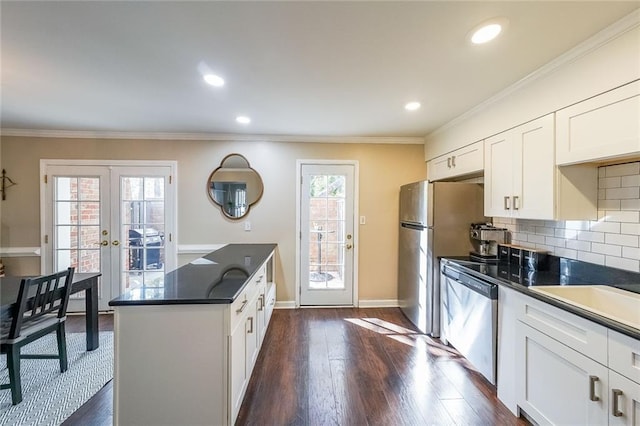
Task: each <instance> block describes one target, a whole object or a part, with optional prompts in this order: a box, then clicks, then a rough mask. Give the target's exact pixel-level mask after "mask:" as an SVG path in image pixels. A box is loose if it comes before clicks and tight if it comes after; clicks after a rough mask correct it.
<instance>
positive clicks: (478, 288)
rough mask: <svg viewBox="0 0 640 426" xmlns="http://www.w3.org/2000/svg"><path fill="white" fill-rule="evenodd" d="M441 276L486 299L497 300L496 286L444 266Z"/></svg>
mask: <svg viewBox="0 0 640 426" xmlns="http://www.w3.org/2000/svg"><path fill="white" fill-rule="evenodd" d="M442 274H443V275H444V276H445V277H447V278H449V279H450V280H452V281H455V282H456V283H458V284H460V285H463V286H465V287H466V288H468V289H470V290H473V291H475V292H476V293H479V294H481V295H482V296H484V297H486V298H488V299H492V300H497V299H498V286H497V285H496V284H493V283H490V282H488V281H484V280H481V279H478V278H475V277H473V276H471V275H468V274H466V273H464V272H462V271H459V270H457V269H454V268H451V267H449V266H444V267H443V268H442Z"/></svg>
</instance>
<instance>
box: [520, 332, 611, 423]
mask: <svg viewBox="0 0 640 426" xmlns="http://www.w3.org/2000/svg"><path fill="white" fill-rule="evenodd" d="M518 327H519V330H520V331H519V336H520V339H519V340H520V341H519V343H518V347H517V349H518V351H517V358H518V360H519V361H518V362H519V363H520V365H522V367H523V369H522V371H521V373H520V380H519V386H518V394H519V403H518V405H519V406H520V408H521V409H522V410H524V411H525V412H526V413H527V414H528V415H529V416H530V417H531V418H533V420H535V421H536V422H537V423H539V424H541V425H542V424H548V425H606V424H607V407H608V405H607V404H608V392H607V391H608V370H607V367H605V366H603V365H601V364H599V363H597V362H595V361H594V360H592V359H590V358H587V357H586V356H584V355H582V354H580V353H578V352H576V351H574V350H573V349H570V348H569V347H567V346H565V345H563V344H562V343H560V342H558V341H557V340H555V339H552V338H551V337H549V336H547V335H545V334H543V333H540V332H539V331H537V330H535V329H534V328H532V327H530V326H528V325H526V324H524V323H521V322H520V323H519V324H518Z"/></svg>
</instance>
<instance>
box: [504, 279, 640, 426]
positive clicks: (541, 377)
mask: <svg viewBox="0 0 640 426" xmlns="http://www.w3.org/2000/svg"><path fill="white" fill-rule="evenodd" d="M512 296H515V297H512ZM498 300H499V303H500V304H499V311H498V312H499V316H498V319H499V323H498V325H499V340H498V351H499V352H498V398H499V399H500V400H501V401H503V403H505V405H507V407H509V408H511V402H510V401H511V400H510V398H509V394H508V390H509V387H508V384H509V380H508V379H509V377H507V381H506V383H507V386H506V388H504V387H505V384H504V382H502V383H501V375H503V374H504V375H508V374H514V377H515V378H516V379H515V382H516V392H515V393H516V405H517V409H519V410H520V411H524V412H525V413H526V414H527V415H528V416H529V417H530V418H531V419H532V420H534V421H535V422H536V423H538V424H558V425H563V424H570V425H574V424H576V425H577V424H589V425H591V424H593V425H607V424H608V425H638V426H640V362H638V360H640V341H639V340H637V339H634V338H632V337H629V336H627V335H623V334H621V333H618V332H616V331H613V330H611V329H607V328H606V327H604V326H602V325H600V324H596V323H594V322H592V321H590V320H588V319H585V318H582V317H580V316H577V315H575V314H572V313H570V312H567V311H565V310H563V309H560V308H558V307H555V306H552V305H550V304H548V303H545V302H543V301H541V300H538V299H535V298H532V297H530V296H527V295H523V294H515V292H513V291H508V290H507V291H504V290H503V291H502V292H501V293H500V294H499V299H498ZM500 310H502V311H503V313H502V314H500ZM510 311H515V319H517V321H515V322H516V329H515V336H516V337H515V339H514V340H515V344H514V345H513V346H514V347H515V366H512V365H509V363H508V360H507V362H506V363H505V360H504V359H501V354H508V351H506V350H502V349H501V348H506V345H509V344H510V341H509V333H510V329H509V321H513V320H514V317H513V316H512V315H510V314H509V312H510ZM501 326H502V327H504V328H505V329H503V330H500V327H501ZM505 336H506V338H505ZM500 339H505V341H504V342H502V343H501V342H500ZM501 386H502V387H503V389H501ZM512 411H513V409H512ZM514 413H516V412H515V411H514Z"/></svg>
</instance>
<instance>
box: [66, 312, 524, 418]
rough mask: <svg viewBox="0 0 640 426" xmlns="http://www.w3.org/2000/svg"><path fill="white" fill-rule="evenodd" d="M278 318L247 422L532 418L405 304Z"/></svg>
mask: <svg viewBox="0 0 640 426" xmlns="http://www.w3.org/2000/svg"><path fill="white" fill-rule="evenodd" d="M102 317H104V316H101V321H100V327H101V328H100V329H101V330H102V329H103V328H102V327H103V321H104V327H107V328H105V329H108V327H109V325H110V326H111V329H112V328H113V320H112V319H111V320H110V322H109V318H104V319H103V318H102ZM79 318H81V320H79V322H80V324H79V325H77V326H78V327H82V328H84V322H83V321H84V319H83V318H82V317H79ZM271 321H272V322H271V324H270V326H269V330H268V331H267V335H266V338H265V342H264V344H263V347H262V350H261V352H260V355H259V357H258V360H257V363H256V366H255V368H254V373H253V376H252V379H251V381H250V382H249V386H248V389H247V394H246V396H245V399H244V402H243V404H242V407H241V409H240V413H239V416H238V420H237V422H236V424H238V425H527V424H528V423H527V422H526V421H525V420H522V419H517V418H516V417H514V416H513V415H512V414H511V413H510V412H509V411H508V410H507V409H506V408H505V407H504V406H503V405H502V404H501V403H500V402H499V401H498V399H497V398H496V393H495V388H494V387H493V386H491V384H489V382H487V381H486V380H485V379H484V377H482V376H481V375H480V374H479V373H477V372H476V371H474V370H473V368H472V367H470V366H469V365H468V364H467V363H466V361H465V360H464V358H462V357H460V355H459V354H457V352H456V351H455V350H453V349H451V348H449V347H446V346H443V345H442V344H441V343H440V341H439V340H437V339H431V338H428V337H426V336H423V335H420V334H417V333H415V332H414V331H413V327H412V325H411V323H409V322H408V321H407V320H406V318H405V317H404V316H403V315H402V313H401V312H400V311H399V310H398V309H393V308H385V309H299V310H277V311H275V312H274V314H273V317H272V319H271ZM71 327H75V325H73V326H72V324H71V322H70V323H69V325H68V330H69V329H71ZM80 331H83V330H80ZM112 401H113V387H112V382H109V383H108V384H107V385H105V387H104V388H102V389H101V390H100V392H98V393H97V394H96V395H95V396H94V397H92V398H91V399H90V400H89V401H88V402H87V403H86V404H85V405H84V406H82V407H81V408H80V409H79V410H78V411H76V413H74V414H73V415H72V416H71V417H70V418H69V419H68V420H67V421H66V422H65V423H64V425H67V426H68V425H92V426H93V425H111V423H112Z"/></svg>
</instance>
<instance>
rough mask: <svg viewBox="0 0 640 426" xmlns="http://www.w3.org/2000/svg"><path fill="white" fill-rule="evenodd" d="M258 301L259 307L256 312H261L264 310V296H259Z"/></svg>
mask: <svg viewBox="0 0 640 426" xmlns="http://www.w3.org/2000/svg"><path fill="white" fill-rule="evenodd" d="M258 300H259V301H260V307H259V308H258V310H259V311H261V310H263V309H264V294H261V295H260V297H258Z"/></svg>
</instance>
